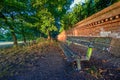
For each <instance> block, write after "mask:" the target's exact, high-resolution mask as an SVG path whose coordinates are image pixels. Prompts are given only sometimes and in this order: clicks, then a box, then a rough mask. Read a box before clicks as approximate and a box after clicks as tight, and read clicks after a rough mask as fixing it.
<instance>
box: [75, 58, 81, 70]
mask: <svg viewBox="0 0 120 80" xmlns="http://www.w3.org/2000/svg"><path fill="white" fill-rule="evenodd" d="M76 62H77V70H81V64H80V59H79V58H77V60H76Z"/></svg>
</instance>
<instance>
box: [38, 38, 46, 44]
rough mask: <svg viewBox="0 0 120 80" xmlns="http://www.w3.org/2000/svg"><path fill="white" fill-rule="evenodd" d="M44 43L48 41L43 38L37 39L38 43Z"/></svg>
mask: <svg viewBox="0 0 120 80" xmlns="http://www.w3.org/2000/svg"><path fill="white" fill-rule="evenodd" d="M44 41H46V39H45V38H43V37H41V38H37V39H36V43H39V42H44Z"/></svg>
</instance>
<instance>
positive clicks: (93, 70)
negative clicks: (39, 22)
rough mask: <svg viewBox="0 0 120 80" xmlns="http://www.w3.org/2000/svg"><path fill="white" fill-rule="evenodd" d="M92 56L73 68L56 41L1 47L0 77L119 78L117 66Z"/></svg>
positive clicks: (10, 79)
mask: <svg viewBox="0 0 120 80" xmlns="http://www.w3.org/2000/svg"><path fill="white" fill-rule="evenodd" d="M106 63H107V60H101V59H97V58H95V57H92V58H91V60H90V61H88V62H81V65H82V70H81V71H76V70H75V68H74V67H73V66H72V65H73V63H69V62H67V61H66V58H65V56H64V54H63V52H62V50H61V49H60V48H59V47H58V43H57V42H42V43H39V44H34V45H32V46H29V47H22V48H10V49H2V50H0V80H119V79H120V78H119V77H120V68H119V67H113V66H109V64H106Z"/></svg>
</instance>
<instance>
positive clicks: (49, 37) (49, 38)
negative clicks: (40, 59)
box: [47, 32, 51, 40]
mask: <svg viewBox="0 0 120 80" xmlns="http://www.w3.org/2000/svg"><path fill="white" fill-rule="evenodd" d="M47 39H48V40H51V36H50V32H48V38H47Z"/></svg>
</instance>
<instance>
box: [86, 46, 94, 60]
mask: <svg viewBox="0 0 120 80" xmlns="http://www.w3.org/2000/svg"><path fill="white" fill-rule="evenodd" d="M92 51H93V48H92V47H88V50H87V54H86V56H87V58H88V60H89V59H90V57H91V55H92Z"/></svg>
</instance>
